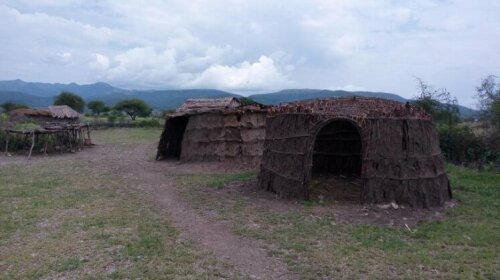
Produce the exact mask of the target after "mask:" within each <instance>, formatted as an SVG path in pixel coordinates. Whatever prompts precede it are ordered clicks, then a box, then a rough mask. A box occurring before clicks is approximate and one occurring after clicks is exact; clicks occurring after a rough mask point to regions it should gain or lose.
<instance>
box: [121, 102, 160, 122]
mask: <svg viewBox="0 0 500 280" xmlns="http://www.w3.org/2000/svg"><path fill="white" fill-rule="evenodd" d="M114 109H115V110H116V111H121V112H124V113H125V114H127V115H128V116H129V117H130V118H131V119H132V120H135V118H136V117H147V116H149V115H150V114H151V112H152V111H153V110H152V109H151V107H149V105H148V104H147V103H146V102H144V101H143V100H141V99H137V98H132V99H125V100H122V101H120V102H118V103H117V104H116V105H115V106H114Z"/></svg>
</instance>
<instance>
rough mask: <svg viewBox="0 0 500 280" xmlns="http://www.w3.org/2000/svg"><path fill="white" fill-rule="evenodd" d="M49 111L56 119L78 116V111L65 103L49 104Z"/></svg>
mask: <svg viewBox="0 0 500 280" xmlns="http://www.w3.org/2000/svg"><path fill="white" fill-rule="evenodd" d="M49 111H50V113H51V114H52V117H53V118H57V119H76V118H79V117H80V113H78V112H77V111H75V110H73V109H72V108H71V107H69V106H66V105H59V106H49Z"/></svg>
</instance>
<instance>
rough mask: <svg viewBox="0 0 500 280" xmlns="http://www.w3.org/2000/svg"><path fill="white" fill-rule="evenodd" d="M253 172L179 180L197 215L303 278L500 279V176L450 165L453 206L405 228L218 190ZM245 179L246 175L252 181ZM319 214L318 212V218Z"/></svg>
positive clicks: (195, 176) (197, 176) (311, 206)
mask: <svg viewBox="0 0 500 280" xmlns="http://www.w3.org/2000/svg"><path fill="white" fill-rule="evenodd" d="M249 174H251V173H239V174H238V173H237V174H229V175H226V176H224V177H221V175H220V174H215V175H213V176H211V175H203V176H199V175H192V176H183V177H179V178H178V181H179V182H180V183H181V185H182V186H183V187H182V191H183V193H184V197H185V198H186V199H187V200H189V201H190V202H191V204H192V205H193V207H196V208H198V209H199V210H200V211H202V212H204V211H211V213H214V212H215V213H217V214H218V217H219V219H221V220H225V221H230V223H231V224H232V226H233V230H234V232H235V233H237V234H239V235H242V236H246V237H251V238H258V239H261V240H264V241H265V242H267V243H269V244H275V245H278V247H277V248H276V247H275V246H270V248H272V249H269V254H271V255H277V256H280V257H282V258H283V259H284V260H285V261H286V263H287V264H288V266H289V268H290V269H291V270H293V271H295V272H296V273H298V274H300V275H301V276H302V277H303V278H304V279H318V278H363V277H366V275H370V277H371V278H377V279H387V278H398V279H401V278H403V279H422V278H427V279H428V278H451V279H471V278H479V279H498V278H500V274H499V271H500V257H499V254H498V252H500V219H499V214H500V207H499V206H500V205H499V204H500V174H498V173H493V172H476V171H472V170H469V169H465V168H460V167H456V166H449V175H450V179H451V182H452V185H453V192H454V196H455V198H457V199H458V200H459V205H458V207H456V208H452V209H448V210H447V211H446V214H447V218H446V219H445V220H443V221H436V222H426V223H420V224H418V225H417V226H416V227H415V228H414V230H415V232H414V233H411V232H410V231H408V230H407V229H404V228H398V227H390V226H378V225H355V224H340V223H337V222H336V221H335V217H333V216H332V215H330V214H317V213H316V212H314V209H315V207H317V206H318V205H317V204H307V205H304V206H303V207H297V208H296V209H295V210H291V211H287V212H274V211H271V210H268V209H267V208H265V207H260V206H258V205H255V204H254V203H252V202H251V201H248V200H247V199H244V198H242V197H241V196H238V195H234V194H232V193H227V192H219V193H214V192H204V191H203V188H204V187H205V188H214V187H216V188H221V187H223V186H224V184H226V183H228V182H230V181H232V180H233V179H235V180H239V179H240V178H248V179H251V178H252V176H249ZM247 176H248V177H247ZM320 213H321V212H320Z"/></svg>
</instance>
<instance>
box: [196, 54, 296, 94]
mask: <svg viewBox="0 0 500 280" xmlns="http://www.w3.org/2000/svg"><path fill="white" fill-rule="evenodd" d="M289 83H290V82H289V81H288V80H287V78H286V77H285V76H284V75H283V74H282V73H281V72H280V70H279V69H278V68H277V67H276V65H275V64H274V61H273V60H272V59H271V58H269V57H267V56H261V57H260V58H259V60H258V61H256V62H254V63H250V62H248V61H245V62H243V63H241V64H239V65H237V66H228V65H213V66H211V67H209V68H208V69H207V70H205V71H204V72H203V73H201V75H200V76H199V77H198V78H196V79H195V80H194V81H193V82H192V83H191V85H192V86H193V87H215V88H221V89H227V90H262V89H275V88H280V87H283V86H286V85H288V84H289Z"/></svg>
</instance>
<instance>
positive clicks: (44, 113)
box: [9, 105, 80, 119]
mask: <svg viewBox="0 0 500 280" xmlns="http://www.w3.org/2000/svg"><path fill="white" fill-rule="evenodd" d="M9 115H10V116H11V117H17V116H29V117H35V118H36V117H48V118H55V119H77V118H79V117H80V113H78V112H77V111H75V110H73V109H72V108H71V107H69V106H67V105H58V106H49V107H48V108H41V109H33V108H21V109H16V110H12V111H10V112H9Z"/></svg>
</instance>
